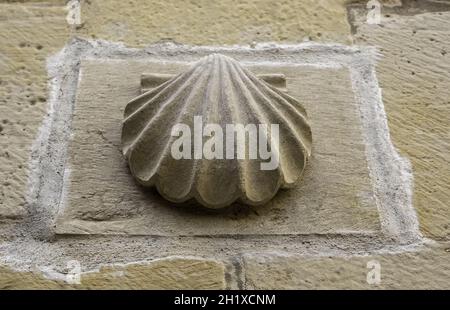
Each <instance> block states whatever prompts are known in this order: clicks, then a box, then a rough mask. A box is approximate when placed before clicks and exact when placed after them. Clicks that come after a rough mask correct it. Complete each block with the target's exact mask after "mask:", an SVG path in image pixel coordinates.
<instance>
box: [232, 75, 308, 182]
mask: <svg viewBox="0 0 450 310" xmlns="http://www.w3.org/2000/svg"><path fill="white" fill-rule="evenodd" d="M238 69H239V68H238ZM243 76H244V77H245V78H246V79H249V80H248V81H247V82H248V84H249V86H250V87H252V89H253V91H255V92H256V93H257V94H258V95H259V96H260V97H261V98H262V99H263V100H262V102H263V103H264V105H265V106H266V108H268V109H269V110H270V112H272V113H271V114H272V115H276V117H277V118H279V119H281V121H280V123H283V122H284V123H287V124H289V126H284V127H286V128H285V130H287V131H289V132H291V133H292V134H293V136H294V137H295V139H293V140H294V141H295V143H297V144H299V146H300V148H301V149H302V150H303V151H305V152H308V149H307V146H306V145H305V144H304V143H305V142H304V141H303V140H304V137H303V136H300V135H299V134H298V132H297V131H296V130H294V128H295V125H294V123H293V122H292V121H291V120H290V119H288V117H286V115H285V114H284V113H281V112H280V111H279V110H278V109H276V108H275V107H274V105H273V104H272V103H271V101H270V100H269V99H268V97H267V95H265V94H264V93H262V92H261V91H260V90H259V89H258V87H257V86H256V84H255V81H253V80H251V78H252V77H253V76H252V75H243ZM256 82H259V80H256ZM281 104H283V102H281ZM268 123H270V122H268ZM281 151H283V150H279V152H280V153H279V154H280V158H282V157H283V156H284V155H283V154H284V153H285V152H283V153H282V152H281ZM301 154H303V152H302V153H301ZM306 161H307V156H303V165H302V167H301V172H300V173H299V174H297V175H293V177H294V181H293V182H288V180H287V178H286V176H287V175H289V176H292V173H288V174H286V173H285V171H286V170H287V168H286V167H285V166H284V165H283V162H284V161H283V160H280V166H281V167H282V172H283V176H282V177H283V185H282V187H290V186H291V184H295V183H296V181H297V180H298V179H299V178H300V176H301V175H302V173H303V170H304V168H305V166H306V163H307V162H306Z"/></svg>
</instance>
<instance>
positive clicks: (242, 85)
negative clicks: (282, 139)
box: [230, 63, 284, 201]
mask: <svg viewBox="0 0 450 310" xmlns="http://www.w3.org/2000/svg"><path fill="white" fill-rule="evenodd" d="M237 68H239V64H237V63H233V65H232V66H231V68H230V70H231V71H232V72H234V73H235V75H236V76H238V77H239V78H237V79H235V80H234V83H233V81H232V83H233V87H234V88H235V89H236V88H240V89H244V91H243V92H242V95H243V97H244V98H245V99H246V101H247V102H248V104H249V105H251V106H252V108H253V111H254V112H255V113H256V114H257V116H258V118H259V119H263V120H264V122H265V123H266V124H269V123H270V122H269V119H268V117H267V115H266V114H265V113H263V112H262V111H261V109H260V107H259V105H258V104H257V102H256V100H255V98H254V97H253V95H252V93H251V92H250V91H249V90H248V89H247V87H245V82H244V80H243V77H244V76H243V75H242V72H239V70H237ZM232 93H237V94H241V92H232ZM237 106H238V107H239V106H240V105H237ZM255 125H258V124H255ZM273 147H274V148H275V149H276V151H278V152H279V150H278V148H277V147H276V146H273ZM247 160H248V159H247ZM260 163H261V160H258V164H260ZM280 166H281V165H280ZM280 166H278V168H277V169H276V170H277V173H278V180H277V185H276V186H275V187H274V188H273V190H272V191H271V193H270V198H271V197H273V196H274V195H275V194H276V192H277V191H278V189H279V187H280V184H281V182H282V180H283V179H284V171H283V170H282V167H281V168H280ZM244 170H245V173H248V169H246V166H244ZM243 179H244V180H243V181H244V187H245V194H246V195H245V198H246V200H249V201H250V200H251V199H250V197H249V196H248V190H247V188H248V187H249V184H248V182H251V181H252V180H251V178H250V177H245V176H244V177H243ZM270 198H269V199H270Z"/></svg>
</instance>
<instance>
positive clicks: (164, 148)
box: [129, 75, 204, 183]
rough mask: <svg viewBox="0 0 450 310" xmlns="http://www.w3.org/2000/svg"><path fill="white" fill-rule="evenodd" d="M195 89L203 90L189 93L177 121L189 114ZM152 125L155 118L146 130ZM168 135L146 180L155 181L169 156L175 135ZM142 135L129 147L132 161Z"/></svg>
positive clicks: (199, 78) (199, 77)
mask: <svg viewBox="0 0 450 310" xmlns="http://www.w3.org/2000/svg"><path fill="white" fill-rule="evenodd" d="M201 78H202V75H199V76H198V79H197V81H198V80H201ZM203 78H204V77H203ZM195 91H201V89H200V88H197V89H196V90H194V91H192V92H191V93H190V94H189V96H187V97H186V98H185V99H184V100H183V101H182V106H181V107H180V110H181V113H178V115H177V117H176V120H175V121H176V123H180V120H181V118H182V117H183V115H187V113H184V112H185V110H186V108H187V106H188V105H189V103H190V99H192V97H193V96H194V94H196V93H195ZM163 110H165V109H164V108H163ZM166 113H167V111H166ZM152 125H154V118H153V119H152V120H151V123H150V122H149V123H148V124H147V125H146V129H145V130H146V131H148V130H149V129H150V128H151V127H152ZM168 129H169V130H170V131H171V129H172V128H171V127H170V126H169V128H168ZM166 135H168V136H169V138H168V139H167V142H166V143H165V144H164V145H163V146H162V148H161V152H159V154H160V155H159V156H158V161H157V162H156V163H155V164H154V168H152V170H151V173H149V176H147V180H145V182H150V183H151V182H153V181H152V180H151V179H152V178H153V176H154V175H155V173H156V171H157V170H158V169H159V167H160V165H161V162H162V160H163V159H164V158H165V157H166V156H167V153H168V149H169V148H170V147H169V146H170V144H171V142H172V140H173V138H174V137H172V136H171V135H170V133H169V134H166ZM142 136H143V131H142V132H141V135H140V137H142ZM140 137H139V138H137V139H136V140H135V142H134V143H133V147H130V148H129V149H130V152H131V154H130V162H131V161H132V160H131V157H132V156H133V154H132V153H133V151H134V149H135V146H136V145H137V143H139V141H140Z"/></svg>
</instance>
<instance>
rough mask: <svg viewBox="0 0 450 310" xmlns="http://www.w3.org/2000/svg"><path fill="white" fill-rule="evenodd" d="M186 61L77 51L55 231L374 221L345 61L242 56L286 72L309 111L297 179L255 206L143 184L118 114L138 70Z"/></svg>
mask: <svg viewBox="0 0 450 310" xmlns="http://www.w3.org/2000/svg"><path fill="white" fill-rule="evenodd" d="M189 66H190V63H186V62H170V61H164V62H161V61H157V60H153V61H152V60H130V59H128V60H120V59H115V60H102V61H99V60H94V61H89V60H85V61H83V63H82V66H81V79H80V82H79V85H78V94H77V99H76V103H75V111H74V115H73V123H72V128H73V134H72V140H71V142H70V146H69V150H68V152H69V157H68V158H69V159H68V163H67V169H66V174H65V183H64V188H65V189H64V193H63V200H62V202H61V206H60V212H59V216H58V220H57V232H58V233H60V234H66V233H68V234H134V235H136V234H137V235H162V236H164V235H167V236H169V235H172V236H174V235H175V236H176V235H297V234H341V233H352V234H370V233H378V232H379V231H380V221H379V216H378V212H377V205H376V198H375V197H376V193H375V191H374V186H373V181H372V180H371V177H370V173H369V168H368V162H367V158H366V153H365V152H366V146H367V145H366V142H365V140H364V138H363V127H362V122H361V115H360V107H359V105H358V103H357V101H356V100H355V93H354V89H353V87H352V81H351V74H350V72H349V70H348V69H347V68H345V67H341V68H339V67H320V66H311V65H308V64H299V65H296V66H292V65H289V64H285V65H283V64H277V65H273V64H264V62H261V64H258V63H256V64H255V63H253V64H251V65H249V64H246V63H244V66H245V67H246V68H247V69H248V70H250V71H251V72H253V73H255V74H284V75H285V77H286V88H287V92H288V94H289V95H291V96H293V97H295V98H297V99H298V100H299V101H300V102H302V104H303V105H304V107H305V108H306V110H307V111H308V116H309V118H310V122H311V129H312V133H313V140H314V144H313V149H312V156H311V160H310V163H309V164H308V166H307V168H306V170H305V174H304V179H303V181H302V182H301V183H300V184H299V185H298V186H296V187H295V188H293V189H289V190H281V191H280V192H279V193H278V194H277V195H276V196H275V197H274V199H272V200H271V201H269V202H268V203H266V204H265V205H263V206H258V207H257V208H254V207H250V206H245V205H241V204H239V203H235V204H233V205H232V206H231V207H229V208H228V209H226V210H224V211H223V212H219V213H217V212H209V211H205V210H202V209H199V208H198V207H196V206H195V205H193V203H192V202H188V203H185V204H182V205H180V204H175V203H171V202H168V201H167V200H165V199H163V198H162V197H161V196H160V195H159V194H158V193H157V192H156V191H155V190H152V189H146V188H143V187H141V186H139V185H138V184H137V182H136V181H135V180H134V178H133V176H132V175H131V174H130V171H129V168H128V165H127V161H126V159H125V158H124V157H123V155H122V146H121V125H120V124H121V122H122V119H123V113H124V109H125V105H126V103H127V102H129V101H130V100H131V99H133V98H135V97H136V96H138V95H139V94H140V92H141V85H140V81H141V76H142V74H143V73H146V72H157V73H158V74H164V75H173V74H177V73H179V72H183V71H184V70H186V69H187V68H188V67H189ZM324 76H326V79H324ZM99 77H107V78H99ZM324 81H325V82H324ZM151 87H152V86H150V88H151Z"/></svg>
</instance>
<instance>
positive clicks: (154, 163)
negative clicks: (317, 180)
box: [122, 54, 312, 209]
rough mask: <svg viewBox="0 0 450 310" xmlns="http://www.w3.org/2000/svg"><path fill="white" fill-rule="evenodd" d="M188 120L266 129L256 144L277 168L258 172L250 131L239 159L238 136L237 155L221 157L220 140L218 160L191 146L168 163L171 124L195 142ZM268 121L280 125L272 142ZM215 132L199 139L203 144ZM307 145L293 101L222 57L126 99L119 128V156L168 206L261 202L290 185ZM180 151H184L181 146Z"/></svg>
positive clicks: (302, 116)
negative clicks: (269, 154) (184, 155)
mask: <svg viewBox="0 0 450 310" xmlns="http://www.w3.org/2000/svg"><path fill="white" fill-rule="evenodd" d="M194 119H196V120H198V119H201V121H202V124H203V126H204V125H206V124H217V125H219V126H220V127H221V128H223V131H224V132H223V135H226V133H227V131H226V130H225V128H226V127H227V124H228V125H229V124H233V125H237V124H242V125H243V126H244V127H245V126H247V125H255V127H256V128H257V129H261V128H262V129H263V128H267V131H266V132H264V133H262V132H261V131H259V133H258V139H259V140H258V143H257V145H258V146H259V147H261V145H262V144H267V145H264V146H265V147H266V150H270V151H272V152H273V153H274V154H276V155H277V166H276V167H275V168H274V169H269V170H264V169H261V167H263V164H264V163H267V161H268V160H267V158H264V159H262V156H257V158H254V157H252V156H250V152H251V151H250V147H252V145H251V143H250V142H249V141H250V140H251V135H250V134H249V133H248V132H247V134H246V137H247V139H245V147H244V153H245V156H244V158H242V156H241V157H239V155H238V154H237V149H238V146H237V145H236V144H237V143H238V142H239V139H238V138H237V136H234V145H232V146H234V150H233V152H234V153H233V154H234V155H235V156H231V157H228V156H227V155H226V152H227V151H228V150H225V146H229V145H227V144H226V143H224V145H222V146H219V147H218V144H215V146H214V148H213V150H214V151H218V148H219V149H220V147H223V153H224V155H223V157H222V158H221V157H215V158H205V157H204V156H203V157H199V156H198V155H196V154H195V147H194V148H193V149H191V150H190V151H189V154H190V155H192V156H191V157H190V159H187V158H181V159H177V158H174V156H173V153H172V152H171V150H172V145H173V143H174V142H175V141H176V140H177V139H178V138H179V137H177V136H174V135H173V132H172V130H173V128H174V126H175V125H177V124H184V125H187V126H188V127H189V128H191V133H192V135H193V137H192V139H190V141H192V142H194V140H195V139H196V138H195V130H196V129H195V126H196V124H194ZM261 124H263V126H260V125H261ZM271 124H278V128H279V132H278V139H277V141H276V142H277V143H272V142H274V141H273V139H272V138H271V137H272V135H271V133H272V129H271V128H272V127H271V126H270V125H271ZM264 125H267V126H266V127H264ZM204 128H205V129H206V127H204ZM245 128H249V127H245ZM203 133H204V131H203ZM216 134H217V133H216ZM216 134H214V135H213V133H212V132H209V135H202V137H201V140H202V141H200V142H201V145H202V146H204V145H205V144H207V143H208V141H209V140H210V139H212V136H216ZM253 137H255V136H253ZM261 137H267V139H266V140H264V139H262V140H261ZM228 138H229V136H227V137H226V138H224V139H223V140H227V139H228ZM241 141H242V140H241ZM197 142H198V140H197ZM210 142H211V141H210ZM232 142H233V141H232ZM311 144H312V135H311V128H310V125H309V123H308V119H307V114H306V111H305V109H304V108H303V107H302V105H301V104H300V103H299V102H298V101H296V100H295V99H294V98H292V97H291V96H289V95H287V94H286V93H285V92H283V91H281V90H279V89H277V88H276V87H274V86H272V85H270V84H269V83H267V82H265V81H264V80H263V79H261V78H258V77H257V76H256V75H254V74H253V73H251V72H250V71H248V70H247V69H245V68H243V67H242V66H241V65H240V64H239V63H238V62H237V61H235V60H234V59H231V58H229V57H227V56H224V55H220V54H212V55H209V56H207V57H204V58H202V59H200V60H199V61H198V62H196V63H195V64H194V65H193V66H192V67H191V68H190V69H188V70H187V71H186V72H184V73H181V74H179V75H176V76H174V77H173V78H170V79H168V80H166V81H165V82H163V83H162V84H160V85H159V86H156V87H155V88H153V89H150V90H148V91H146V92H145V93H143V94H142V95H140V96H138V97H137V98H135V99H133V100H131V101H130V102H129V103H128V104H127V106H126V108H125V112H124V121H123V127H122V147H123V154H124V156H125V157H126V158H127V160H128V164H129V167H130V171H131V173H132V175H133V176H134V177H135V178H136V180H137V181H138V182H139V183H140V184H142V185H143V186H145V187H156V189H157V190H158V192H159V193H160V194H161V195H162V196H163V197H164V198H166V199H167V200H169V201H171V202H175V203H180V202H185V201H187V200H190V199H195V200H196V201H197V202H199V203H200V204H201V205H203V206H204V207H207V208H213V209H218V208H222V207H226V206H229V205H230V204H232V203H233V202H235V201H239V202H241V203H244V204H249V205H262V204H265V203H267V202H268V201H269V200H270V199H272V198H273V197H274V196H275V195H276V193H277V192H278V190H279V189H280V188H290V187H292V186H294V185H295V184H296V183H298V181H299V180H300V179H301V177H302V174H303V171H304V169H305V166H306V164H307V162H308V158H309V157H310V155H311ZM181 149H182V150H183V151H186V150H185V149H184V145H183V147H182V148H181ZM186 152H187V151H186ZM218 153H219V152H218ZM241 155H242V154H241Z"/></svg>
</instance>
